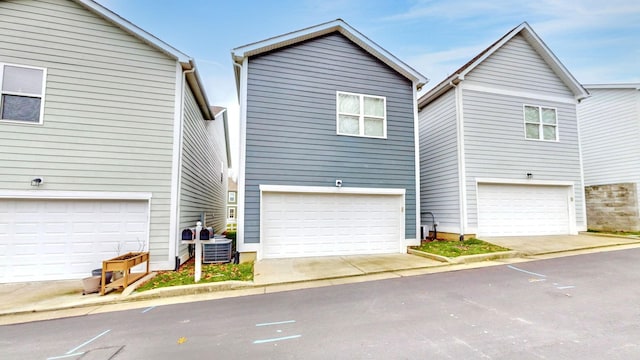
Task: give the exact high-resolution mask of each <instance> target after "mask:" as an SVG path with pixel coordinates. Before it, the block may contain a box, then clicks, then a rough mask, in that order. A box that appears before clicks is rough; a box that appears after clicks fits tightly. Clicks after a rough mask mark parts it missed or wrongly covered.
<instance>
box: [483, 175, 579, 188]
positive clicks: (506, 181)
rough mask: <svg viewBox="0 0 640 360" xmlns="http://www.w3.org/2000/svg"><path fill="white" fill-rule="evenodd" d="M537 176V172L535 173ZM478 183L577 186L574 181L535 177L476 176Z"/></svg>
mask: <svg viewBox="0 0 640 360" xmlns="http://www.w3.org/2000/svg"><path fill="white" fill-rule="evenodd" d="M534 176H535V174H534ZM476 184H505V185H547V186H575V185H576V183H575V182H573V181H558V180H534V179H531V180H529V179H499V178H476Z"/></svg>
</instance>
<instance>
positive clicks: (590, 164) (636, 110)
mask: <svg viewBox="0 0 640 360" xmlns="http://www.w3.org/2000/svg"><path fill="white" fill-rule="evenodd" d="M589 92H590V93H591V97H590V98H587V99H585V100H583V102H582V103H581V104H580V105H578V117H579V121H580V136H581V140H582V156H583V162H584V182H585V185H587V186H589V185H602V184H617V183H626V182H636V183H640V141H639V139H640V91H638V90H636V89H589Z"/></svg>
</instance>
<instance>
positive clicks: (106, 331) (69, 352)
mask: <svg viewBox="0 0 640 360" xmlns="http://www.w3.org/2000/svg"><path fill="white" fill-rule="evenodd" d="M109 331H111V329H109V330H105V331H103V332H102V333H100V334H99V335H96V336H94V337H93V338H92V339H89V340H87V341H85V342H84V343H82V344H80V345H78V346H76V347H74V348H73V349H71V350H69V351H67V353H66V355H69V354H71V353H72V352H75V351H77V350H78V349H80V348H81V347H83V346H85V345H88V344H89V343H91V342H92V341H95V340H96V339H98V338H99V337H100V336H102V335H104V334H106V333H108V332H109Z"/></svg>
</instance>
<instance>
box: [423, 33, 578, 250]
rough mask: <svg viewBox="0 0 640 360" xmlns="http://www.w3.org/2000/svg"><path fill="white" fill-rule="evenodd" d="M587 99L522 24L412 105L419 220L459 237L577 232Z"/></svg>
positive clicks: (573, 79) (572, 79)
mask: <svg viewBox="0 0 640 360" xmlns="http://www.w3.org/2000/svg"><path fill="white" fill-rule="evenodd" d="M587 96H588V93H587V91H586V90H585V89H584V88H583V87H582V86H581V85H580V84H579V83H578V82H577V81H576V79H575V78H574V77H573V76H572V75H571V74H570V73H569V71H568V70H567V69H566V68H565V67H564V66H563V65H562V63H561V62H560V61H559V60H558V59H557V58H556V56H555V55H554V54H553V53H552V52H551V50H550V49H549V48H548V47H547V46H546V45H545V44H544V42H543V41H542V40H541V39H540V38H539V37H538V35H537V34H536V33H535V32H534V31H533V29H532V28H531V27H530V26H529V25H528V24H527V23H522V24H521V25H519V26H517V27H516V28H514V29H513V30H511V31H509V32H508V33H507V34H506V35H504V36H503V37H502V38H500V39H498V40H497V41H496V42H495V43H493V44H492V45H490V46H489V47H488V48H486V49H485V50H484V51H482V52H481V53H480V54H478V55H477V56H476V57H474V58H473V59H472V60H471V61H469V62H468V63H466V64H465V65H464V66H462V67H461V68H460V69H458V70H456V71H455V72H454V73H453V74H452V75H451V76H449V77H448V78H446V79H444V80H443V81H442V82H440V83H439V84H438V85H436V86H435V87H434V88H433V89H431V90H429V91H428V92H427V93H425V94H424V95H423V96H421V97H420V99H419V100H418V106H419V117H420V171H421V176H420V191H421V193H420V198H421V200H420V203H421V209H422V223H423V224H424V225H425V226H427V227H430V225H431V223H432V218H431V214H433V215H434V217H435V219H436V220H435V221H436V223H437V225H438V227H437V228H438V230H439V232H442V233H443V235H448V236H450V237H455V238H459V237H461V236H465V237H469V236H473V235H477V236H484V237H486V236H516V235H551V234H576V233H577V232H578V231H582V230H586V221H585V201H584V191H583V179H582V164H581V154H580V141H579V137H578V122H577V118H576V105H577V103H578V102H579V101H580V100H582V99H584V98H585V97H587Z"/></svg>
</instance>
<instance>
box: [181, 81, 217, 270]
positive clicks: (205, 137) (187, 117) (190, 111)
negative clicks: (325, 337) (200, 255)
mask: <svg viewBox="0 0 640 360" xmlns="http://www.w3.org/2000/svg"><path fill="white" fill-rule="evenodd" d="M185 95H186V96H185V103H184V130H183V144H182V147H183V150H182V172H181V181H180V222H179V229H184V228H188V227H194V226H195V224H196V222H197V221H200V220H204V221H203V224H204V225H207V226H212V227H213V229H214V232H215V233H216V234H220V233H222V232H223V231H224V229H225V224H226V214H225V209H226V194H227V173H226V172H227V164H226V158H227V155H226V148H225V145H224V144H225V142H224V132H222V133H221V134H220V133H218V132H217V131H214V134H212V135H215V136H216V137H215V138H214V137H213V136H210V135H209V129H208V128H209V127H215V126H216V125H218V124H217V123H215V122H216V121H217V122H220V121H221V120H204V118H203V116H202V113H201V112H200V108H199V107H198V104H197V103H196V100H195V98H194V96H193V93H192V91H191V90H190V89H189V88H187V89H186V94H185ZM203 213H204V215H205V218H204V219H202V217H201V216H202V214H203ZM186 252H187V246H181V247H180V254H179V256H180V257H181V258H183V259H184V258H185V254H186Z"/></svg>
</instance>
